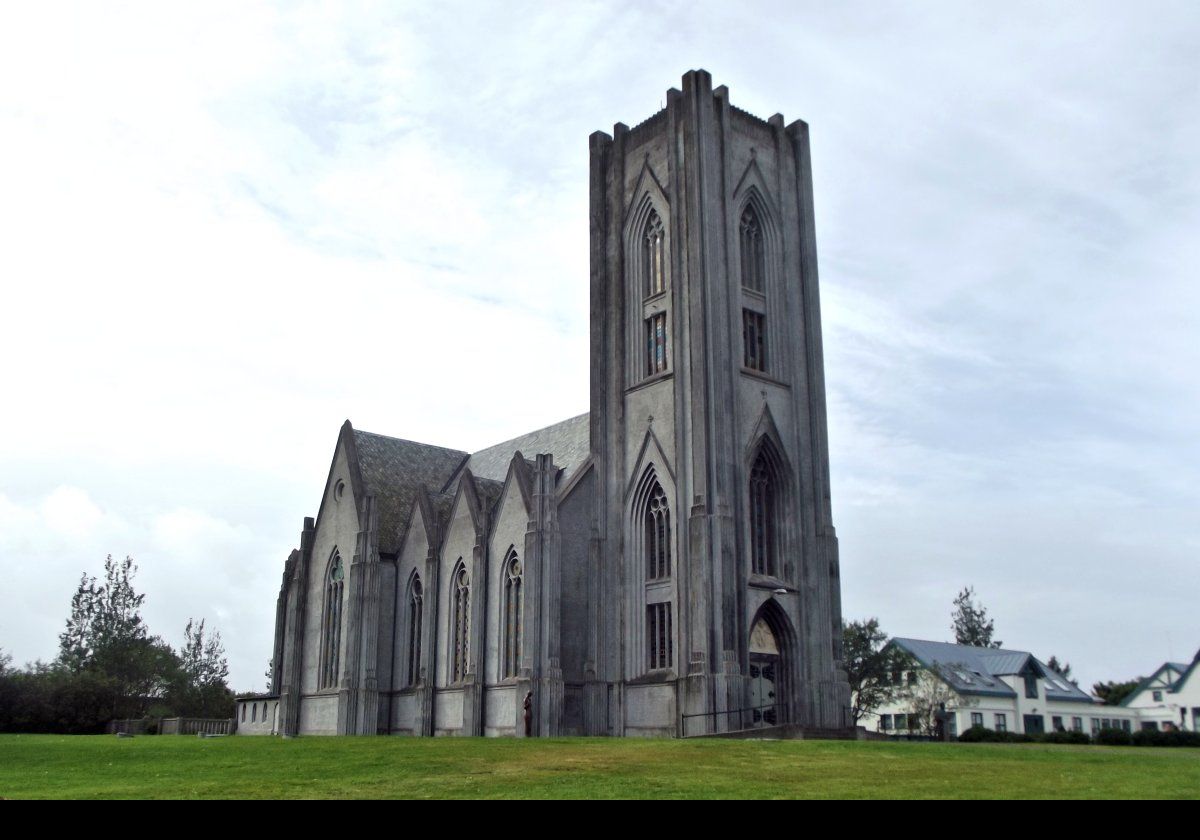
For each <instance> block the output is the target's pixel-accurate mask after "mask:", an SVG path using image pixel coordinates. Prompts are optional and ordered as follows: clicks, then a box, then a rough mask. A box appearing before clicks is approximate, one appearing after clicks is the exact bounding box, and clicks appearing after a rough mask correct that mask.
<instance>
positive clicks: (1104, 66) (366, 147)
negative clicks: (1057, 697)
mask: <svg viewBox="0 0 1200 840" xmlns="http://www.w3.org/2000/svg"><path fill="white" fill-rule="evenodd" d="M1197 44H1200V6H1198V5H1197V4H1196V3H1195V2H1179V3H1163V2H1141V3H1136V4H1135V3H1129V2H1117V3H1103V2H1091V3H1081V4H1070V3H1044V2H1037V3H1020V2H1011V0H1009V2H1004V3H1000V2H991V3H966V2H962V0H954V2H948V3H911V4H899V3H880V2H869V3H839V4H830V3H797V2H794V0H793V2H788V3H783V4H779V5H774V4H765V3H728V2H724V3H711V4H697V3H691V2H688V3H682V2H681V3H662V4H649V3H644V2H637V3H628V4H618V3H590V4H589V3H582V2H571V3H535V4H521V3H515V4H514V3H506V4H484V3H469V4H462V5H456V4H448V3H444V2H439V3H436V4H435V3H419V4H412V5H401V4H381V5H378V6H376V5H367V4H346V3H337V4H329V5H319V4H299V3H286V4H282V5H280V6H272V5H267V4H252V3H245V2H237V3H232V4H222V3H216V2H206V3H203V4H200V3H191V4H173V3H164V2H154V3H149V4H146V5H125V4H117V3H104V4H96V3H85V4H82V5H80V6H60V5H57V4H51V3H45V2H40V3H24V4H8V5H7V6H6V7H5V9H4V11H3V12H0V80H2V81H0V288H2V291H3V294H2V297H0V307H2V309H0V311H2V312H3V329H2V330H0V359H2V361H0V377H2V379H0V384H2V390H0V393H2V394H3V403H4V408H3V410H2V411H0V568H2V569H3V572H4V584H3V585H2V586H0V648H2V649H3V650H5V651H7V652H10V653H12V654H13V656H14V659H16V660H17V662H24V661H28V660H32V659H35V658H43V659H49V658H52V657H53V656H54V655H55V653H56V651H57V635H58V633H59V632H60V631H61V629H62V626H63V623H64V621H65V619H66V615H67V612H68V607H69V601H70V597H71V594H72V592H73V591H74V587H75V585H76V583H77V581H78V578H79V575H80V573H81V572H84V571H86V572H88V573H91V574H99V573H100V572H101V571H102V567H103V561H104V557H105V555H106V554H110V553H111V554H113V555H115V556H118V557H120V556H124V555H126V554H128V555H132V556H133V557H134V558H135V560H136V561H137V563H138V564H139V566H140V569H141V571H140V574H139V576H138V578H137V585H138V586H139V588H140V590H141V591H143V592H144V593H145V594H146V603H145V609H144V615H145V617H146V619H147V622H148V624H149V626H150V628H151V630H152V631H153V632H155V633H157V634H160V635H162V636H164V637H165V638H166V639H167V640H168V641H171V642H172V643H178V642H180V641H181V640H182V635H183V627H184V624H185V623H186V621H187V618H188V617H189V616H196V617H205V618H207V619H208V621H209V623H210V625H211V626H214V627H216V628H217V629H219V630H220V632H221V633H222V635H223V637H224V641H225V645H226V647H227V649H228V652H229V658H230V664H231V667H232V679H231V683H232V685H233V687H234V688H236V689H238V690H240V691H244V690H251V689H259V690H261V689H262V687H263V684H264V678H263V676H262V674H263V671H264V669H265V667H266V662H267V659H268V658H269V656H270V652H271V641H272V627H273V623H274V616H275V597H276V595H277V592H278V586H279V580H280V574H281V572H282V567H283V561H284V559H285V558H286V556H287V554H288V552H289V551H290V549H291V548H293V547H294V546H295V545H297V543H298V535H299V529H300V526H301V520H302V517H304V516H306V515H309V516H311V515H315V513H316V509H317V505H318V503H319V500H320V494H321V491H322V487H323V483H324V481H325V477H326V472H327V470H328V468H329V460H330V457H331V455H332V451H333V446H334V443H335V441H336V436H337V432H338V426H339V425H340V424H341V422H342V421H343V420H344V419H346V418H350V419H351V421H352V422H353V423H354V424H355V426H356V427H357V428H360V429H366V430H370V431H376V432H380V433H383V434H389V435H394V436H397V437H406V438H411V439H415V440H420V441H427V442H431V443H437V444H441V445H446V446H452V447H455V448H461V449H467V450H471V449H478V448H480V447H483V446H485V445H487V444H489V443H494V442H497V441H501V440H504V439H506V438H509V437H513V436H515V435H517V434H519V433H521V432H523V431H527V430H529V429H533V428H537V427H540V426H543V425H547V424H549V423H552V422H555V421H557V420H560V419H562V418H564V417H568V416H571V415H575V414H578V413H581V412H583V411H586V410H587V407H588V406H587V395H588V383H587V377H588V367H587V363H588V359H587V346H588V341H587V330H588V321H587V315H588V313H587V305H588V293H587V283H588V249H587V174H588V173H587V138H588V135H589V134H590V133H591V132H592V131H594V130H596V129H603V130H606V131H610V130H611V126H612V124H613V123H614V122H617V121H621V122H625V123H628V124H630V125H633V124H635V123H637V122H640V121H641V120H642V119H644V118H646V117H648V116H650V115H651V114H652V113H654V112H655V111H657V110H658V109H659V108H660V107H661V106H662V105H663V103H664V102H665V92H666V90H667V89H668V88H670V87H677V86H679V84H680V76H681V75H682V74H683V73H684V72H685V71H687V70H688V69H691V68H697V67H703V68H705V69H707V70H709V71H710V72H712V74H713V80H714V84H718V85H720V84H725V85H728V86H729V88H730V96H731V100H732V102H733V103H734V104H735V105H737V106H738V107H741V108H743V109H746V110H749V111H751V112H752V113H755V114H758V115H760V116H762V117H767V116H770V115H771V114H773V113H775V112H776V111H780V112H782V113H783V114H784V116H785V117H786V119H787V120H789V121H790V120H792V119H796V118H802V119H804V120H807V121H808V122H809V124H810V125H811V131H812V142H813V170H814V172H813V178H814V182H815V189H816V208H817V239H818V249H819V260H820V270H821V293H822V306H823V311H824V317H825V360H826V380H827V382H828V388H829V413H830V417H829V425H830V436H831V446H832V456H831V458H832V464H831V466H832V476H833V494H834V496H833V500H834V522H835V524H836V525H837V528H838V534H839V537H840V540H841V557H842V569H843V586H844V590H843V597H844V612H845V614H846V616H847V617H849V618H859V617H867V616H878V617H879V619H880V620H881V622H882V625H883V627H884V629H885V630H886V631H888V632H889V633H891V634H894V635H903V636H913V637H918V638H928V639H941V640H947V639H949V638H950V637H951V633H950V628H949V621H950V619H949V614H950V607H951V601H952V599H953V598H954V595H955V593H956V592H957V591H958V589H960V588H961V587H963V586H965V585H968V584H970V585H973V586H974V587H975V588H976V591H977V593H978V595H979V597H980V599H981V600H982V601H983V603H984V605H985V606H986V607H987V608H988V610H989V612H990V614H991V616H992V617H993V618H994V619H995V622H996V630H997V637H998V638H999V639H1001V640H1003V641H1004V643H1005V645H1006V646H1010V647H1015V648H1018V649H1024V650H1029V651H1032V652H1034V653H1035V654H1036V655H1038V656H1039V657H1041V658H1042V659H1047V658H1049V657H1050V656H1051V655H1052V654H1054V655H1057V656H1058V657H1060V658H1062V659H1066V660H1067V661H1069V662H1070V663H1071V664H1072V665H1073V666H1074V669H1075V673H1076V675H1077V676H1078V677H1080V678H1081V681H1082V682H1083V684H1084V685H1085V686H1089V687H1090V685H1091V683H1092V682H1093V681H1095V680H1099V679H1120V678H1130V677H1134V676H1137V675H1139V674H1147V673H1149V672H1150V671H1151V670H1152V669H1153V668H1154V667H1156V666H1157V665H1158V664H1160V663H1161V662H1162V661H1163V660H1166V659H1174V660H1190V659H1191V657H1192V655H1193V653H1194V652H1195V651H1196V649H1197V648H1198V647H1200V618H1198V615H1200V489H1198V488H1200V442H1198V439H1197V438H1198V436H1197V430H1198V429H1200V283H1198V282H1197V279H1198V270H1197V266H1200V51H1198V50H1197V47H1196V45H1197ZM527 365H535V366H536V369H537V370H538V371H539V372H541V374H542V375H544V376H545V377H546V381H549V382H553V383H554V384H553V385H551V386H542V385H541V384H540V383H539V382H536V381H534V380H532V379H530V378H528V377H525V376H524V374H521V373H518V374H515V375H516V376H518V377H521V382H522V384H523V385H527V386H529V387H526V388H523V389H522V393H523V394H524V395H525V398H524V399H523V400H522V401H519V402H517V401H514V400H513V399H512V398H511V394H512V389H511V385H512V383H513V380H514V372H515V371H521V370H523V369H524V368H525V366H527Z"/></svg>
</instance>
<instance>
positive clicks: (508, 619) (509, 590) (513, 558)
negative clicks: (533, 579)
mask: <svg viewBox="0 0 1200 840" xmlns="http://www.w3.org/2000/svg"><path fill="white" fill-rule="evenodd" d="M521 576H522V569H521V560H520V558H519V557H517V553H516V551H515V550H514V551H509V553H508V558H507V560H506V561H505V564H504V657H503V673H502V676H503V677H515V676H517V673H518V670H519V669H520V666H521Z"/></svg>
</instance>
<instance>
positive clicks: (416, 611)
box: [408, 572, 425, 685]
mask: <svg viewBox="0 0 1200 840" xmlns="http://www.w3.org/2000/svg"><path fill="white" fill-rule="evenodd" d="M424 615H425V601H424V598H423V595H422V592H421V577H420V575H418V574H417V573H416V572H413V575H412V578H411V579H410V580H409V582H408V684H409V685H416V684H417V683H418V682H420V681H421V622H422V619H423V618H424Z"/></svg>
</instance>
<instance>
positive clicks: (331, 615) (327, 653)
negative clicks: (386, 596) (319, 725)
mask: <svg viewBox="0 0 1200 840" xmlns="http://www.w3.org/2000/svg"><path fill="white" fill-rule="evenodd" d="M344 579H345V573H344V571H343V569H342V557H341V555H340V554H338V553H337V552H334V555H333V559H332V560H330V561H329V570H328V571H327V572H326V573H325V609H324V613H323V615H322V619H321V680H320V683H321V684H320V688H333V687H334V686H336V685H337V681H338V666H339V664H340V660H341V655H342V587H343V586H344V583H345V580H344ZM251 712H253V709H252V710H251Z"/></svg>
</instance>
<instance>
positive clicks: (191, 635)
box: [172, 618, 232, 717]
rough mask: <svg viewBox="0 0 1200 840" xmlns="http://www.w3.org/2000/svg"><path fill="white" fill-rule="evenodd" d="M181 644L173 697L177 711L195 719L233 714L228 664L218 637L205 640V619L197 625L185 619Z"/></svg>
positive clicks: (214, 635)
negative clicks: (178, 682) (177, 680)
mask: <svg viewBox="0 0 1200 840" xmlns="http://www.w3.org/2000/svg"><path fill="white" fill-rule="evenodd" d="M183 636H184V643H183V647H182V648H180V649H179V663H180V668H179V672H180V676H181V677H182V679H181V680H180V685H178V687H177V689H176V692H177V693H174V694H175V696H173V697H172V700H174V701H175V706H176V707H177V708H176V711H177V712H178V713H180V714H186V715H189V716H196V717H208V716H210V715H215V714H220V715H221V716H226V715H228V714H232V708H231V695H230V691H229V686H228V685H227V684H226V680H228V679H229V662H228V661H227V660H226V658H225V647H224V645H222V644H221V634H220V633H217V632H213V633H212V634H210V635H209V636H208V637H207V638H205V630H204V619H201V620H200V622H199V623H198V624H197V623H196V620H195V619H191V618H189V619H188V623H187V627H185V628H184V631H183Z"/></svg>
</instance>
